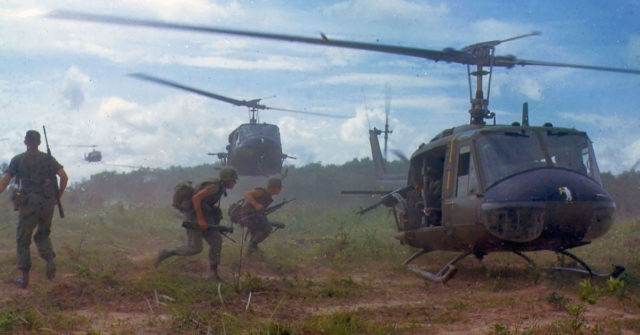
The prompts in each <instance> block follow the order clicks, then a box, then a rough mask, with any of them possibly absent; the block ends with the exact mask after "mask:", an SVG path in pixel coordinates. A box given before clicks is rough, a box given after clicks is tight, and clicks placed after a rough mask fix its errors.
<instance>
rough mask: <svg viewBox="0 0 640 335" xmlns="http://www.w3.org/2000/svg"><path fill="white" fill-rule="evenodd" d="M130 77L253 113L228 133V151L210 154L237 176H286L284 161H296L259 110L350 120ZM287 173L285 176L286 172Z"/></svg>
mask: <svg viewBox="0 0 640 335" xmlns="http://www.w3.org/2000/svg"><path fill="white" fill-rule="evenodd" d="M129 76H131V77H133V78H137V79H140V80H145V81H149V82H153V83H156V84H160V85H164V86H170V87H173V88H177V89H180V90H184V91H188V92H191V93H195V94H198V95H202V96H205V97H208V98H212V99H216V100H220V101H224V102H227V103H230V104H232V105H235V106H244V107H247V108H248V109H249V114H250V116H249V123H244V124H242V125H240V126H239V127H238V128H236V129H234V130H233V131H232V132H231V134H229V138H228V139H229V144H227V146H226V150H227V151H226V152H219V153H208V154H209V155H212V156H217V157H218V159H220V161H221V162H222V165H230V166H233V167H234V168H235V169H236V171H237V172H238V174H240V175H242V176H266V175H272V174H277V173H280V174H283V173H282V165H283V163H284V160H285V159H287V158H290V159H295V157H293V156H289V155H287V154H284V153H283V152H282V143H281V141H280V129H279V128H278V126H276V125H274V124H269V123H259V121H258V111H259V110H265V109H270V110H278V111H284V112H290V113H298V114H305V115H314V116H323V117H333V118H347V117H346V116H341V115H332V114H324V113H314V112H307V111H298V110H293V109H285V108H276V107H269V106H265V105H262V104H260V100H262V99H260V98H259V99H252V100H237V99H233V98H229V97H226V96H223V95H219V94H215V93H211V92H207V91H203V90H201V89H197V88H193V87H189V86H185V85H183V84H180V83H176V82H173V81H169V80H166V79H162V78H158V77H155V76H151V75H148V74H144V73H132V74H129ZM284 174H286V172H285V173H284Z"/></svg>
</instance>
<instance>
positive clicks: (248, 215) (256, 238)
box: [240, 187, 273, 250]
mask: <svg viewBox="0 0 640 335" xmlns="http://www.w3.org/2000/svg"><path fill="white" fill-rule="evenodd" d="M255 191H258V192H259V195H258V196H256V197H255V200H256V201H257V202H258V203H259V204H261V205H262V207H263V208H267V207H269V205H271V203H272V202H273V198H272V197H271V194H269V192H267V190H266V189H264V188H262V187H258V188H256V189H255ZM244 207H245V208H244V215H243V217H242V219H241V222H240V224H241V225H243V226H245V227H247V229H248V230H249V234H250V236H251V237H250V240H249V250H255V249H257V248H258V243H260V242H262V241H264V240H265V239H266V238H267V237H268V236H269V235H270V234H271V231H272V230H273V226H272V225H271V222H269V220H268V219H267V216H266V215H265V214H264V212H262V211H257V210H256V209H255V208H254V207H253V206H252V205H251V204H250V203H249V202H245V204H244Z"/></svg>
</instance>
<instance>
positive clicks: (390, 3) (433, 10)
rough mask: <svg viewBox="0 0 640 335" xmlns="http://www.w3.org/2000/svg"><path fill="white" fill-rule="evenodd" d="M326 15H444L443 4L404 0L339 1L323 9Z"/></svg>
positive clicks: (366, 17) (380, 17) (394, 17)
mask: <svg viewBox="0 0 640 335" xmlns="http://www.w3.org/2000/svg"><path fill="white" fill-rule="evenodd" d="M324 12H325V14H327V15H345V16H349V17H357V18H358V20H364V21H388V20H390V19H391V20H405V19H418V18H419V19H424V18H435V17H440V16H443V15H446V14H447V13H448V12H449V9H448V8H447V7H446V6H445V5H444V4H440V5H439V6H430V5H428V4H424V3H415V2H411V1H404V0H349V1H344V2H339V3H336V4H333V5H331V6H329V7H327V8H326V9H325V10H324Z"/></svg>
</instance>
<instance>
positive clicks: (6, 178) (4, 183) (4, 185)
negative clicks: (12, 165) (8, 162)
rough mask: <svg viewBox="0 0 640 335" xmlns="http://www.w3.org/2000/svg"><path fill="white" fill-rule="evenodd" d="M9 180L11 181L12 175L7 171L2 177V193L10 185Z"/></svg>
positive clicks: (0, 184) (0, 185)
mask: <svg viewBox="0 0 640 335" xmlns="http://www.w3.org/2000/svg"><path fill="white" fill-rule="evenodd" d="M9 182H11V175H10V174H9V173H5V174H4V175H3V176H2V179H0V193H2V192H4V190H5V189H6V188H7V186H9Z"/></svg>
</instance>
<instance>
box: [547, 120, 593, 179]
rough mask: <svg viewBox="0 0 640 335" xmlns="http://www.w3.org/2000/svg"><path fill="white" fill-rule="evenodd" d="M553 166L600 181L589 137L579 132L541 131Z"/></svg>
mask: <svg viewBox="0 0 640 335" xmlns="http://www.w3.org/2000/svg"><path fill="white" fill-rule="evenodd" d="M542 139H543V142H544V145H545V146H546V148H547V150H548V151H549V157H550V158H551V162H552V164H553V166H556V167H560V168H564V169H569V170H572V171H576V172H579V173H581V174H585V175H587V176H589V177H591V178H593V179H595V180H596V181H598V182H600V178H599V175H600V174H599V172H598V167H597V165H596V163H595V157H594V155H593V149H592V147H591V143H590V142H589V139H588V138H587V137H586V136H585V135H584V134H580V133H551V132H546V133H542Z"/></svg>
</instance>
